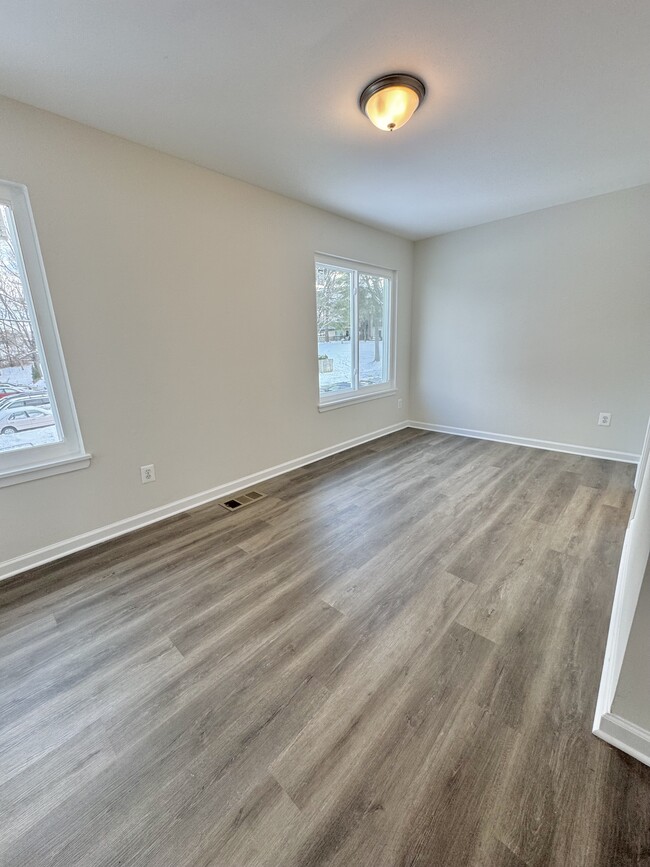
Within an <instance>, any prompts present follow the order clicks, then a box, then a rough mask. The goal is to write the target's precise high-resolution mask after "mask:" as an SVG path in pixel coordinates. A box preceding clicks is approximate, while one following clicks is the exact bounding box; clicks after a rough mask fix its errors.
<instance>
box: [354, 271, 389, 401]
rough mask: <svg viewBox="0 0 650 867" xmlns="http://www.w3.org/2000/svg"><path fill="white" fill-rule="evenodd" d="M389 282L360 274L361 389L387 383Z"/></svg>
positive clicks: (383, 278) (385, 278) (374, 276)
mask: <svg viewBox="0 0 650 867" xmlns="http://www.w3.org/2000/svg"><path fill="white" fill-rule="evenodd" d="M389 290H390V280H389V279H388V278H387V277H379V276H377V275H375V274H363V273H361V272H360V273H359V387H360V388H363V387H364V386H368V385H377V384H378V383H382V382H387V381H388V345H387V340H386V336H387V333H388V329H387V327H386V323H387V314H388V304H387V299H388V297H389Z"/></svg>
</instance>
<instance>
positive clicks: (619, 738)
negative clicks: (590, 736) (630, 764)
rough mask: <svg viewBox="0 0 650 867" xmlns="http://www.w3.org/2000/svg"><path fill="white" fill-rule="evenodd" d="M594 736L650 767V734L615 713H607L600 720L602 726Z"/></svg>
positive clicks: (595, 730) (595, 731)
mask: <svg viewBox="0 0 650 867" xmlns="http://www.w3.org/2000/svg"><path fill="white" fill-rule="evenodd" d="M594 734H595V735H596V736H597V737H599V738H600V739H601V740H603V741H606V742H607V743H608V744H611V746H613V747H616V748H617V749H619V750H622V751H623V752H624V753H627V754H628V755H630V756H632V758H635V759H638V760H639V761H640V762H643V764H644V765H650V732H649V731H646V729H643V728H641V727H640V726H637V725H634V723H631V722H628V720H625V719H623V718H622V717H620V716H617V715H616V714H615V713H606V714H603V716H602V717H601V719H600V725H599V727H598V728H596V729H594Z"/></svg>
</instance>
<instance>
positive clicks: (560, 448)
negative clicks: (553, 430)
mask: <svg viewBox="0 0 650 867" xmlns="http://www.w3.org/2000/svg"><path fill="white" fill-rule="evenodd" d="M408 426H409V427H414V428H418V429H419V430H431V431H436V432H437V433H446V434H453V435H454V436H460V437H471V438H472V439H479V440H491V441H493V442H498V443H510V444H511V445H514V446H526V447H528V448H533V449H546V450H547V451H550V452H566V453H567V454H570V455H584V456H585V457H588V458H603V459H604V460H607V461H623V462H624V463H627V464H636V463H638V462H639V455H636V454H632V453H631V452H616V451H611V450H610V449H598V448H594V447H592V446H579V445H574V444H573V443H556V442H552V441H551V440H537V439H531V438H530V437H517V436H511V435H510V434H500V433H492V432H491V431H484V430H471V429H469V428H462V427H450V426H449V425H445V424H428V423H427V422H423V421H413V420H411V421H409V422H408Z"/></svg>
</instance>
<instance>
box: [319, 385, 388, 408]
mask: <svg viewBox="0 0 650 867" xmlns="http://www.w3.org/2000/svg"><path fill="white" fill-rule="evenodd" d="M392 394H397V389H396V388H384V389H382V390H381V391H371V392H369V393H368V394H363V392H362V393H358V392H357V393H355V394H354V395H348V396H347V397H341V398H338V399H337V400H328V401H327V403H319V404H318V412H329V410H330V409H340V408H341V407H344V406H351V405H352V404H353V403H364V402H365V401H366V400H377V398H379V397H390V396H391V395H392Z"/></svg>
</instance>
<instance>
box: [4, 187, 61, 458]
mask: <svg viewBox="0 0 650 867" xmlns="http://www.w3.org/2000/svg"><path fill="white" fill-rule="evenodd" d="M23 274H24V268H23V267H22V261H21V259H20V249H19V246H18V238H17V234H16V228H15V224H14V220H13V215H12V212H11V208H10V207H9V206H8V205H5V204H1V203H0V453H2V452H6V451H10V450H14V449H20V448H26V447H29V446H35V445H46V444H48V443H56V442H60V441H61V435H60V433H59V431H58V429H57V425H56V421H55V418H54V415H53V413H52V407H51V404H50V389H49V388H48V384H47V381H46V377H45V373H44V364H43V360H42V358H41V354H40V351H39V347H38V340H37V331H36V324H35V318H34V314H33V311H32V309H31V304H30V299H29V295H28V291H27V289H26V286H25V285H24V278H23Z"/></svg>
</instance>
